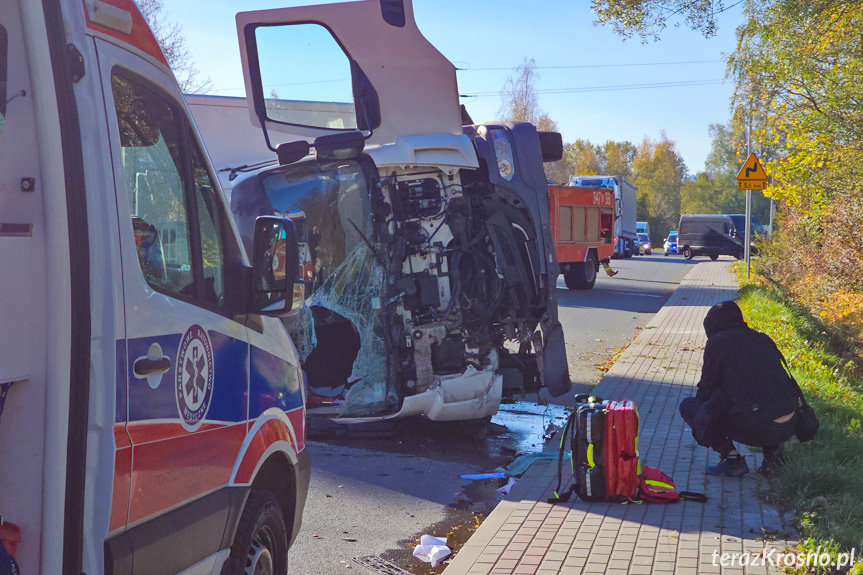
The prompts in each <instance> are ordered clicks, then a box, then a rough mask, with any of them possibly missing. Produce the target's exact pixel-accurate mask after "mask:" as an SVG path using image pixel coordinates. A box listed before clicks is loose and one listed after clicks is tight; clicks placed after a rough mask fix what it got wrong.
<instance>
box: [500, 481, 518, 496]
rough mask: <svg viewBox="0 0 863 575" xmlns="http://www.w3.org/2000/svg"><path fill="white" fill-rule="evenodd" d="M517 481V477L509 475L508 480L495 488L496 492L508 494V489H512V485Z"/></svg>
mask: <svg viewBox="0 0 863 575" xmlns="http://www.w3.org/2000/svg"><path fill="white" fill-rule="evenodd" d="M516 483H518V479H517V478H515V477H510V478H509V481H507V482H506V485H504V486H503V487H500V488H498V489H497V492H498V493H502V494H504V495H509V490H510V489H512V486H513V485H515V484H516Z"/></svg>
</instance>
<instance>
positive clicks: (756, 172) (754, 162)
mask: <svg viewBox="0 0 863 575" xmlns="http://www.w3.org/2000/svg"><path fill="white" fill-rule="evenodd" d="M737 181H738V182H741V183H742V182H766V181H767V172H765V171H764V168H763V167H762V166H761V162H759V161H758V157H757V156H756V155H755V154H749V157H748V158H746V162H745V163H744V164H743V167H742V168H740V172H738V173H737ZM740 189H741V190H746V189H749V190H755V189H763V188H743V187H741V188H740Z"/></svg>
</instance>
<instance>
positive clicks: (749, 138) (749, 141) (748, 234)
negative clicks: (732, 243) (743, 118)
mask: <svg viewBox="0 0 863 575" xmlns="http://www.w3.org/2000/svg"><path fill="white" fill-rule="evenodd" d="M751 154H752V109H751V108H750V110H749V126H748V129H747V130H746V157H747V158H748V157H749V156H750V155H751ZM751 237H752V190H746V238H745V239H744V244H743V257H744V258H745V259H746V278H747V279H748V278H750V277H752V259H751V258H752V254H751V253H750V252H751V250H750V249H749V248H750V245H751V239H750V238H751Z"/></svg>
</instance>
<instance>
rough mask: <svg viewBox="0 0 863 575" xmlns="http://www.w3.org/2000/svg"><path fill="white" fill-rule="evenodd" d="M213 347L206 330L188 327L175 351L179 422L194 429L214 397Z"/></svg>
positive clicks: (202, 418) (199, 423) (199, 424)
mask: <svg viewBox="0 0 863 575" xmlns="http://www.w3.org/2000/svg"><path fill="white" fill-rule="evenodd" d="M213 371H214V370H213V348H212V346H211V345H210V338H209V337H208V336H207V332H206V331H205V330H204V328H202V327H201V326H199V325H193V326H192V327H190V328H189V329H188V330H187V331H186V334H185V335H184V336H183V339H182V340H181V341H180V349H179V351H178V352H177V377H176V395H177V409H178V410H179V412H180V418H181V419H182V424H183V427H184V428H185V429H187V430H188V431H195V430H196V429H198V428H199V427H200V426H201V424H202V423H203V421H204V417H206V415H207V410H209V408H210V400H211V399H212V398H213Z"/></svg>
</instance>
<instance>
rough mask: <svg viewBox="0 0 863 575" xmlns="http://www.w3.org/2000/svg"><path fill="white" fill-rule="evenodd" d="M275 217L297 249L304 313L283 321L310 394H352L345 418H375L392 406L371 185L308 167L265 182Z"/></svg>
mask: <svg viewBox="0 0 863 575" xmlns="http://www.w3.org/2000/svg"><path fill="white" fill-rule="evenodd" d="M262 187H263V190H264V193H265V194H266V196H267V199H268V200H269V203H270V205H271V207H272V210H273V212H274V213H275V214H277V215H281V216H284V217H286V218H289V219H291V220H292V221H293V222H294V224H295V225H296V229H297V231H298V238H299V241H300V253H301V260H302V261H301V264H302V267H301V269H302V277H303V280H304V282H305V289H306V296H307V299H306V304H307V305H306V308H305V309H304V310H303V311H302V312H301V313H300V314H299V315H298V316H296V317H290V318H286V319H285V326H286V327H287V328H288V331H289V332H290V334H291V337H292V339H293V340H294V344H295V345H296V347H297V351H298V352H299V354H300V359H301V360H302V361H303V362H304V366H303V367H304V370H305V372H306V375H307V376H308V379H309V387H310V389H312V390H313V392H315V393H318V394H321V395H329V394H337V393H339V392H340V389H344V388H345V387H352V388H353V387H355V386H356V387H357V389H358V390H359V389H362V390H363V392H362V393H351V394H350V395H349V397H350V398H353V399H352V400H348V401H346V404H345V407H344V413H346V414H351V413H363V414H369V413H378V412H383V411H386V410H391V409H392V408H393V403H394V402H397V398H396V396H395V393H394V391H393V390H392V389H390V387H389V385H388V383H387V377H386V361H385V360H384V358H386V357H387V355H386V349H385V346H384V341H383V329H382V327H381V321H380V314H379V309H380V307H381V303H380V297H381V290H382V287H383V283H384V269H383V267H382V266H381V263H380V262H379V261H378V259H377V258H376V257H375V254H374V253H373V251H372V248H371V244H370V241H371V235H372V234H371V212H370V208H369V206H370V202H369V183H368V180H367V179H366V177H365V174H364V172H363V169H362V166H361V165H360V163H359V162H357V161H333V162H309V163H307V164H301V165H299V166H292V167H291V168H289V169H284V170H279V171H275V172H273V173H271V174H268V175H266V176H264V177H263V179H262Z"/></svg>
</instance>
